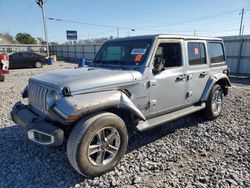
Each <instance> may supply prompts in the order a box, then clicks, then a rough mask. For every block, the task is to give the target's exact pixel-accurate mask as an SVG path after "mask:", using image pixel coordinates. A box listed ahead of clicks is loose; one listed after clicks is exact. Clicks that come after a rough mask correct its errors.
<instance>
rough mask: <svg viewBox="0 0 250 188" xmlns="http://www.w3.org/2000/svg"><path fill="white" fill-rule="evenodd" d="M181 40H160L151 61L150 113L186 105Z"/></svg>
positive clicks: (162, 111)
mask: <svg viewBox="0 0 250 188" xmlns="http://www.w3.org/2000/svg"><path fill="white" fill-rule="evenodd" d="M183 51H184V50H183V42H182V41H181V40H180V41H178V40H175V41H173V40H171V41H168V40H161V41H160V42H159V44H158V47H157V50H156V52H155V55H154V58H153V62H151V69H152V71H151V72H150V75H151V80H150V82H149V83H150V84H149V91H150V114H151V116H152V117H153V116H155V115H162V114H165V113H168V112H170V111H173V110H176V109H178V108H181V107H183V106H185V105H186V93H187V86H186V75H185V66H184V58H183Z"/></svg>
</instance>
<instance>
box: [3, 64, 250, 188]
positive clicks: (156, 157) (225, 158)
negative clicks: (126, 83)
mask: <svg viewBox="0 0 250 188" xmlns="http://www.w3.org/2000/svg"><path fill="white" fill-rule="evenodd" d="M74 66H75V65H72V64H66V63H62V62H60V63H56V64H54V65H52V66H45V67H44V68H42V69H19V70H12V71H11V75H9V76H8V77H7V78H6V81H5V82H4V83H2V82H0V187H116V186H118V187H250V138H249V135H250V127H249V125H250V80H249V79H248V80H238V79H233V80H232V82H233V83H234V86H233V87H232V89H231V90H230V93H229V95H228V96H227V97H226V98H225V100H224V108H223V114H222V116H221V117H220V118H218V119H216V120H214V121H204V120H203V119H202V118H201V117H200V114H199V113H196V114H193V115H191V116H188V117H185V118H181V119H179V120H176V121H174V122H171V123H168V124H166V125H165V126H161V127H158V128H155V129H152V130H149V131H146V132H144V133H138V134H133V135H131V138H130V141H129V147H128V152H127V154H126V155H125V156H124V158H123V159H122V161H121V162H120V164H119V165H118V166H117V167H116V168H115V169H114V170H113V171H111V172H108V173H107V174H105V175H103V176H101V177H98V178H95V179H93V180H90V179H84V178H83V177H82V176H80V175H78V174H77V173H76V172H75V171H74V170H73V168H72V167H71V166H70V164H69V162H68V159H67V155H66V145H65V144H64V145H63V146H62V147H59V148H54V149H52V148H46V147H42V146H39V145H37V144H35V143H33V142H31V141H29V140H27V139H26V138H25V137H24V136H23V132H22V130H21V128H19V127H18V126H17V125H15V123H13V122H12V121H11V120H10V115H9V113H10V110H11V108H12V106H13V105H14V104H15V103H16V102H17V101H18V100H21V94H20V93H21V91H22V90H23V88H24V87H25V86H26V84H27V81H28V78H29V77H30V76H32V75H33V74H37V73H41V72H46V71H48V70H51V69H58V68H67V67H74ZM24 102H26V101H24Z"/></svg>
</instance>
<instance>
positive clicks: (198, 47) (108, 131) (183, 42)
mask: <svg viewBox="0 0 250 188" xmlns="http://www.w3.org/2000/svg"><path fill="white" fill-rule="evenodd" d="M228 73H229V71H228V68H227V65H226V62H225V53H224V44H223V41H222V40H221V39H219V38H204V37H194V36H177V35H151V36H137V37H128V38H122V39H115V40H110V41H107V42H105V43H104V44H103V45H102V47H101V49H100V50H99V52H98V53H97V55H96V57H95V58H94V60H93V62H92V63H91V64H90V65H89V66H88V67H83V68H77V69H71V70H57V71H52V72H48V73H45V74H41V75H36V76H33V77H32V78H31V79H30V80H29V84H28V86H27V88H26V89H25V90H24V92H23V97H24V98H26V97H28V101H29V103H28V105H24V104H21V102H18V103H17V104H16V105H15V106H14V107H13V110H12V112H11V116H12V119H13V121H14V122H16V123H17V124H19V125H21V126H22V127H24V129H25V131H26V133H27V136H28V138H29V139H30V140H32V141H34V142H36V143H39V144H42V145H46V146H59V145H61V144H62V143H63V140H64V139H65V138H67V155H68V158H69V161H70V163H71V165H72V166H73V167H74V169H75V170H76V171H78V172H79V173H80V174H82V175H84V176H86V177H94V176H98V175H101V174H103V173H105V172H107V171H109V170H111V169H112V168H113V167H115V166H116V165H117V164H118V162H119V161H120V160H121V158H122V157H123V155H124V154H125V152H126V149H127V144H128V133H127V129H128V128H131V129H135V130H138V131H144V130H147V129H150V128H153V127H156V126H158V125H162V124H164V123H166V122H169V121H172V120H175V119H177V118H180V117H183V116H185V115H188V114H191V113H193V112H196V111H199V110H202V111H203V114H204V116H205V117H206V118H207V119H215V118H217V117H218V116H219V115H220V114H221V111H222V99H223V96H225V95H227V93H228V87H230V86H231V83H230V81H229V79H228ZM166 126H167V125H166ZM67 135H69V136H67ZM65 140H66V139H65Z"/></svg>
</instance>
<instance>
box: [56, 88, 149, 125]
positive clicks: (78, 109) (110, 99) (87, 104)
mask: <svg viewBox="0 0 250 188" xmlns="http://www.w3.org/2000/svg"><path fill="white" fill-rule="evenodd" d="M111 107H116V108H122V109H126V110H128V111H130V112H131V113H132V114H134V115H135V116H137V117H138V118H139V119H141V120H144V121H145V120H146V118H145V116H144V115H143V114H142V113H141V111H140V110H139V109H138V108H137V107H136V105H135V104H134V103H133V102H132V101H131V100H130V99H129V97H128V96H127V95H126V94H125V93H123V92H122V91H118V90H115V91H103V92H96V93H85V94H80V95H75V96H71V97H65V98H62V99H61V100H59V101H57V102H56V105H55V108H57V110H59V111H60V112H61V113H62V114H64V115H65V117H67V116H70V115H76V116H78V117H81V116H83V115H85V114H89V113H92V112H95V111H97V110H98V111H100V110H105V109H107V108H111Z"/></svg>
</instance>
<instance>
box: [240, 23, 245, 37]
mask: <svg viewBox="0 0 250 188" xmlns="http://www.w3.org/2000/svg"><path fill="white" fill-rule="evenodd" d="M244 30H245V25H243V27H242V32H241V35H242V36H243V35H244Z"/></svg>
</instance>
